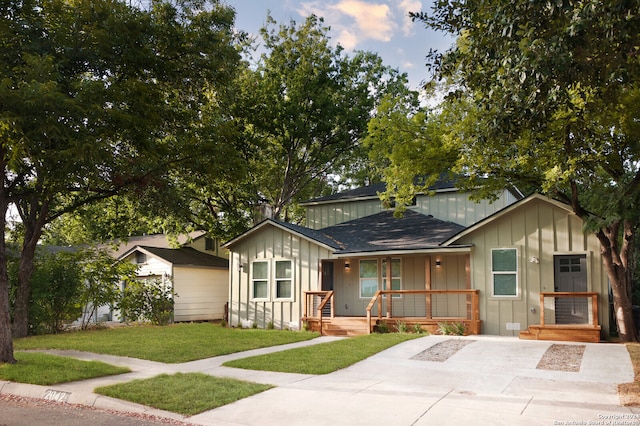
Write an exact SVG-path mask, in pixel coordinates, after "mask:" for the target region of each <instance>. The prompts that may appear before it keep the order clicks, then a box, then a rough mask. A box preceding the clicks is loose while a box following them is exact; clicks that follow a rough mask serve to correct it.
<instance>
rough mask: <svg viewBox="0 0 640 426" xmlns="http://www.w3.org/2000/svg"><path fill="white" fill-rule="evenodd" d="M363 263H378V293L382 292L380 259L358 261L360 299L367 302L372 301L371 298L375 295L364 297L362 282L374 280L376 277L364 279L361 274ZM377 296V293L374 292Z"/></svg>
mask: <svg viewBox="0 0 640 426" xmlns="http://www.w3.org/2000/svg"><path fill="white" fill-rule="evenodd" d="M363 262H375V263H376V275H375V280H376V291H378V290H380V262H379V261H378V259H360V260H359V261H358V297H359V298H360V299H365V300H371V298H372V297H373V295H371V296H363V295H362V280H363V279H365V280H373V279H374V277H364V278H363V277H362V275H361V273H362V263H363ZM373 293H374V294H375V291H374V292H373Z"/></svg>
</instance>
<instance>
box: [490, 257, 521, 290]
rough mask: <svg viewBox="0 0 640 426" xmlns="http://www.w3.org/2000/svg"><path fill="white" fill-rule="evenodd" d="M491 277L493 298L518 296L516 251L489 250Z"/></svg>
mask: <svg viewBox="0 0 640 426" xmlns="http://www.w3.org/2000/svg"><path fill="white" fill-rule="evenodd" d="M491 276H492V283H493V296H496V297H516V296H518V250H517V249H515V248H498V249H491Z"/></svg>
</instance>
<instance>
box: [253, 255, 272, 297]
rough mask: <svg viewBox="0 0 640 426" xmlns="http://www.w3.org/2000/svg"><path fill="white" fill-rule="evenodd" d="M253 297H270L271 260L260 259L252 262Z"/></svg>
mask: <svg viewBox="0 0 640 426" xmlns="http://www.w3.org/2000/svg"><path fill="white" fill-rule="evenodd" d="M251 287H252V291H253V294H252V297H251V298H252V299H264V300H266V299H268V298H269V262H266V261H259V262H253V263H252V264H251Z"/></svg>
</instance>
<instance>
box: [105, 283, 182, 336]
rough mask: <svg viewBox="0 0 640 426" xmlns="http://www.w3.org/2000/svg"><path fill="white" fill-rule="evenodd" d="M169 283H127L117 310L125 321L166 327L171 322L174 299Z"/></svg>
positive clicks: (174, 295) (175, 295)
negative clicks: (146, 322)
mask: <svg viewBox="0 0 640 426" xmlns="http://www.w3.org/2000/svg"><path fill="white" fill-rule="evenodd" d="M172 287H173V286H172V285H171V282H170V281H169V283H168V284H167V280H166V279H165V280H161V279H158V278H156V279H152V280H144V281H139V280H133V281H131V282H128V283H127V285H126V287H125V289H124V291H123V294H122V298H121V299H120V302H119V303H118V305H117V308H118V309H120V311H121V312H122V316H123V318H124V320H125V321H149V322H151V323H152V324H157V325H166V324H169V323H171V322H172V320H173V305H174V303H175V301H174V298H175V297H178V295H177V294H173V290H172Z"/></svg>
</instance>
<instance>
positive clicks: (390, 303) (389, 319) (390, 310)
mask: <svg viewBox="0 0 640 426" xmlns="http://www.w3.org/2000/svg"><path fill="white" fill-rule="evenodd" d="M478 294H479V291H478V290H379V291H377V292H376V294H375V295H374V296H373V297H372V299H371V301H370V302H369V305H368V306H367V308H366V312H363V314H364V315H363V316H349V317H346V316H336V315H335V314H334V312H335V310H334V305H333V303H334V297H333V296H334V292H333V291H319V292H306V293H305V308H304V309H305V315H304V316H303V318H302V321H303V322H305V323H306V324H307V327H308V328H309V329H310V330H312V331H317V332H319V333H320V334H322V335H324V336H356V335H363V334H370V333H372V332H374V331H376V330H378V329H380V328H381V327H387V328H388V329H389V330H390V331H396V330H397V329H398V328H400V327H406V329H407V330H413V329H415V328H416V327H417V326H418V325H419V326H420V329H421V330H423V331H429V332H431V333H434V334H435V333H437V331H438V329H439V328H440V324H442V323H447V324H463V325H464V330H465V334H480V331H481V321H480V311H479V308H478V306H479V302H478V300H479V298H478ZM394 296H395V297H402V299H400V300H397V299H395V297H394ZM436 296H437V297H438V298H439V300H438V303H436V299H435V297H436ZM416 297H417V298H421V299H422V302H424V303H423V306H424V315H423V316H416V315H415V311H414V312H412V315H405V314H403V312H405V309H403V308H404V304H406V303H407V301H408V300H414V299H413V298H416ZM410 298H411V299H410ZM460 305H464V307H463V308H460ZM452 306H453V308H452ZM461 311H463V313H464V316H461V315H460V313H461ZM451 313H453V314H451Z"/></svg>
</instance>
